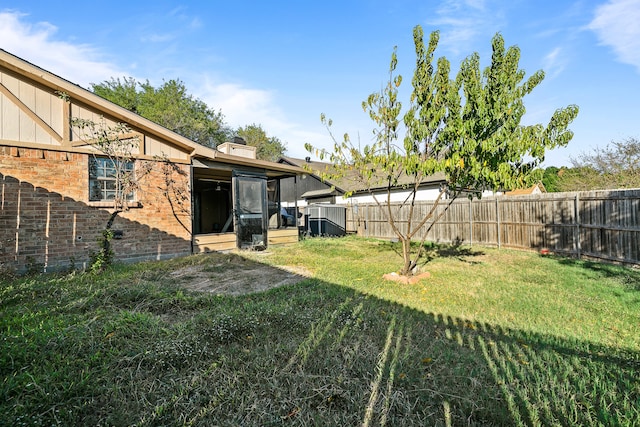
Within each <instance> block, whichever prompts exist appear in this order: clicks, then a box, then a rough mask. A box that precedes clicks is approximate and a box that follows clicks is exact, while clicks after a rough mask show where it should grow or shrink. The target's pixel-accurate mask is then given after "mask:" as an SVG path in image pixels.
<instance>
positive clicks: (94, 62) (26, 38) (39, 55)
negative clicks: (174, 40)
mask: <svg viewBox="0 0 640 427" xmlns="http://www.w3.org/2000/svg"><path fill="white" fill-rule="evenodd" d="M26 16H27V15H25V14H21V13H19V12H15V11H2V12H0V41H1V42H0V43H1V45H0V47H1V48H2V49H4V50H6V51H7V52H9V53H11V54H13V55H16V56H18V57H20V58H22V59H25V60H27V61H29V62H31V63H33V64H34V65H37V66H38V67H41V68H43V69H45V70H47V71H50V72H52V73H55V74H57V75H59V76H60V77H62V78H64V79H66V80H69V81H71V82H72V83H76V84H79V85H80V86H83V87H88V86H89V84H90V83H99V82H101V81H104V80H107V79H109V78H110V77H111V76H118V75H125V73H123V72H122V71H121V70H119V69H118V68H117V67H116V66H114V65H113V64H110V63H108V62H105V61H101V60H100V59H99V54H98V52H97V50H96V49H94V48H92V47H91V46H89V45H87V44H71V43H67V42H64V41H59V40H55V38H54V36H55V34H56V32H57V30H58V29H57V28H56V27H55V26H54V25H52V24H50V23H48V22H38V23H36V24H30V23H28V22H25V20H24V18H25V17H26Z"/></svg>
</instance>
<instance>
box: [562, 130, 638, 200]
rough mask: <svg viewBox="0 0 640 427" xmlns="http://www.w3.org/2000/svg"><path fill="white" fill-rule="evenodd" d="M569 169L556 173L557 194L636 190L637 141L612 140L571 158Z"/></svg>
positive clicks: (636, 139) (631, 139) (635, 139)
mask: <svg viewBox="0 0 640 427" xmlns="http://www.w3.org/2000/svg"><path fill="white" fill-rule="evenodd" d="M571 164H572V166H573V167H572V168H569V169H563V170H560V171H559V175H558V187H559V188H560V190H561V191H585V190H603V189H614V188H640V140H638V138H627V139H625V140H623V141H612V142H611V143H610V144H608V145H607V146H606V147H605V148H595V149H593V150H592V151H590V152H585V153H582V154H581V155H579V156H578V157H577V158H572V159H571Z"/></svg>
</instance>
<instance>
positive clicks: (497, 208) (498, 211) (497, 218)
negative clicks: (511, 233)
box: [496, 197, 502, 249]
mask: <svg viewBox="0 0 640 427" xmlns="http://www.w3.org/2000/svg"><path fill="white" fill-rule="evenodd" d="M498 203H499V199H498V198H497V197H496V223H497V226H498V249H500V248H501V246H502V245H501V242H500V207H499V206H498Z"/></svg>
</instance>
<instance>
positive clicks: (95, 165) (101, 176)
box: [89, 157, 135, 202]
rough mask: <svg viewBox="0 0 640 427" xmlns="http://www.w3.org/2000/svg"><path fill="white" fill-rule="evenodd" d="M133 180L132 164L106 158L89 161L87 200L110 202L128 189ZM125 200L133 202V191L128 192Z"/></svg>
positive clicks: (94, 158)
mask: <svg viewBox="0 0 640 427" xmlns="http://www.w3.org/2000/svg"><path fill="white" fill-rule="evenodd" d="M134 180H135V176H134V173H133V162H121V161H118V160H112V159H110V158H107V157H91V158H90V159H89V200H90V201H92V202H93V201H110V200H114V199H115V198H116V194H121V193H122V192H123V191H126V190H127V189H128V188H129V189H131V188H132V186H131V184H130V183H132V182H133V181H134ZM125 199H126V200H129V201H131V200H133V199H134V194H133V191H129V192H128V193H127V194H126V197H125Z"/></svg>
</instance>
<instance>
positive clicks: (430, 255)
mask: <svg viewBox="0 0 640 427" xmlns="http://www.w3.org/2000/svg"><path fill="white" fill-rule="evenodd" d="M419 248H420V243H419V242H412V243H411V251H412V254H414V255H415V253H416V252H417V251H418V250H419ZM379 250H381V251H386V250H392V251H393V252H395V253H396V254H397V255H398V257H400V258H401V259H402V244H401V243H400V242H398V241H397V240H391V241H387V240H385V241H383V242H382V244H381V245H380V246H379ZM484 254H485V253H484V252H483V251H481V250H477V249H474V248H473V247H471V246H469V245H465V244H464V242H463V241H462V240H456V241H454V242H452V243H440V242H425V243H423V245H422V253H421V255H420V259H419V260H418V265H421V266H424V265H426V264H428V263H429V262H431V261H433V260H434V259H436V258H454V259H456V260H458V261H461V262H465V263H468V264H477V263H478V262H477V261H474V260H473V257H476V256H481V255H484Z"/></svg>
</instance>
